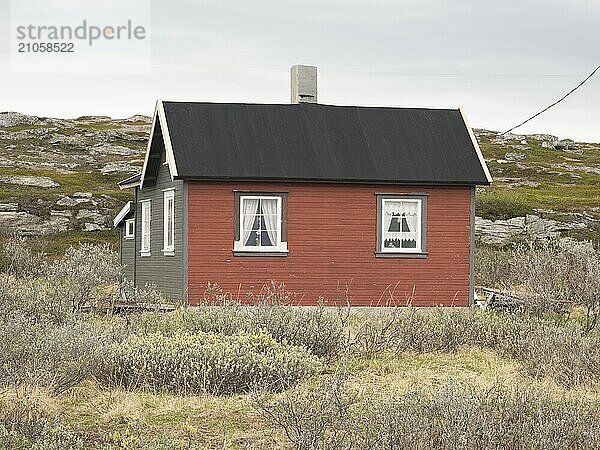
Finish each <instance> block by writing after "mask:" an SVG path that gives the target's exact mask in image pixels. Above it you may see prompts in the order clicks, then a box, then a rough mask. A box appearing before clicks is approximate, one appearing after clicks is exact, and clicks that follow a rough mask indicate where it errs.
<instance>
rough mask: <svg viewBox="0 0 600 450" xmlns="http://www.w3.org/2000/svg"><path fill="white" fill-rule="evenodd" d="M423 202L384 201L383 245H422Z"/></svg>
mask: <svg viewBox="0 0 600 450" xmlns="http://www.w3.org/2000/svg"><path fill="white" fill-rule="evenodd" d="M420 230H421V202H420V201H417V200H408V199H407V200H388V199H384V200H383V201H382V236H381V237H382V239H381V241H382V245H383V248H386V249H418V248H420V246H421V243H420V240H421V236H420Z"/></svg>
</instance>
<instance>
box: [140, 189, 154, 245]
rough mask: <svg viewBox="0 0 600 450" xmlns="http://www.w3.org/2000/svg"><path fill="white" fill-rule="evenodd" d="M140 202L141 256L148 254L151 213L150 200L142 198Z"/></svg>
mask: <svg viewBox="0 0 600 450" xmlns="http://www.w3.org/2000/svg"><path fill="white" fill-rule="evenodd" d="M141 204H142V239H141V250H140V253H141V254H142V256H149V255H150V219H151V216H152V213H151V202H150V200H143V201H142V202H141Z"/></svg>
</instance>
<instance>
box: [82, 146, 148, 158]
mask: <svg viewBox="0 0 600 450" xmlns="http://www.w3.org/2000/svg"><path fill="white" fill-rule="evenodd" d="M144 151H145V149H140V150H134V149H132V148H128V147H123V146H122V145H111V144H102V145H98V146H96V147H93V148H92V149H91V152H92V153H97V154H100V155H118V156H131V155H138V154H140V153H143V152H144Z"/></svg>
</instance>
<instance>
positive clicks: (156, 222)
mask: <svg viewBox="0 0 600 450" xmlns="http://www.w3.org/2000/svg"><path fill="white" fill-rule="evenodd" d="M490 182H491V177H490V175H489V171H488V169H487V167H486V164H485V161H484V159H483V157H482V155H481V151H480V149H479V147H478V145H477V142H476V140H475V138H474V135H473V132H472V130H471V129H470V127H469V126H468V124H467V123H466V121H465V119H464V116H463V115H462V113H461V111H460V110H452V109H415V108H388V107H357V106H330V105H321V104H318V103H316V69H315V68H312V67H307V66H294V68H293V69H292V104H289V105H273V104H231V103H226V104H223V103H189V102H158V104H157V109H156V112H155V115H154V122H153V126H152V133H151V137H150V140H149V143H148V150H147V154H146V161H145V163H144V168H143V171H142V173H141V175H138V176H135V177H131V178H129V179H127V180H124V181H123V182H121V183H120V185H121V187H122V188H126V187H134V188H135V201H134V202H131V203H130V204H128V205H126V207H125V208H123V210H122V211H121V213H119V215H118V216H117V217H116V218H115V225H116V226H119V227H120V229H121V249H122V251H121V258H122V262H123V264H124V266H125V276H126V277H128V278H129V279H131V280H132V281H133V282H134V283H135V284H136V285H138V286H143V285H144V284H145V283H148V282H151V283H154V284H156V285H157V287H158V288H159V289H161V290H162V291H163V292H164V293H165V294H167V295H169V296H171V297H174V298H184V299H185V300H186V301H187V302H188V303H189V304H198V303H199V302H202V301H203V299H204V293H205V290H206V287H207V284H208V283H209V282H211V283H217V284H218V285H219V286H220V287H221V288H222V289H223V290H224V291H226V292H231V294H232V295H233V297H237V298H241V299H242V300H243V299H244V298H246V293H247V292H249V291H251V292H255V293H256V292H258V291H259V290H260V288H261V286H262V285H263V284H264V283H265V282H267V281H269V280H274V281H277V282H281V283H285V285H286V288H287V289H288V290H289V291H292V292H295V293H296V297H295V298H296V301H297V303H299V304H304V305H313V304H316V302H317V301H318V300H319V298H320V297H323V298H324V299H326V300H327V301H328V302H329V303H330V304H333V303H336V302H339V301H346V299H347V298H349V299H350V301H351V303H352V304H353V305H360V306H375V305H387V304H390V303H391V304H412V305H413V306H431V305H448V306H449V305H455V306H465V305H468V304H469V302H470V301H472V299H473V250H474V199H475V186H476V185H478V184H489V183H490Z"/></svg>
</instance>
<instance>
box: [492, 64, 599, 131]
mask: <svg viewBox="0 0 600 450" xmlns="http://www.w3.org/2000/svg"><path fill="white" fill-rule="evenodd" d="M598 69H600V66H598V67H596V68H595V69H594V70H593V71H592V73H590V74H589V75H588V76H587V77H586V78H585V80H583V81H582V82H581V83H579V84H578V85H577V86H575V87H574V88H573V89H571V90H570V91H569V92H567V93H566V94H565V95H563V96H562V97H561V98H559V99H558V100H556V101H555V102H554V103H552V104H551V105H549V106H546V107H545V108H544V109H542V110H541V111H540V112H538V113H536V114H534V115H533V116H531V117H530V118H529V119H527V120H524V121H523V122H521V123H520V124H518V125H515V126H514V127H512V128H511V129H509V130H506V131H505V132H503V133H500V134H499V136H502V135H503V134H506V133H510V132H511V131H512V130H514V129H515V128H519V127H520V126H522V125H525V124H526V123H527V122H529V121H530V120H533V119H535V118H536V117H537V116H539V115H540V114H542V113H545V112H546V111H548V110H549V109H550V108H552V107H553V106H556V105H558V104H559V103H560V102H562V101H563V100H564V99H565V98H567V97H568V96H569V95H571V94H572V93H573V92H575V91H576V90H577V89H579V88H580V87H581V86H583V85H584V83H585V82H586V81H587V80H589V79H590V78H592V77H593V76H594V74H595V73H596V72H597V71H598Z"/></svg>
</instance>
